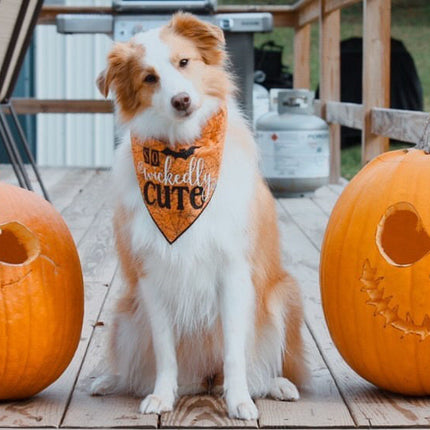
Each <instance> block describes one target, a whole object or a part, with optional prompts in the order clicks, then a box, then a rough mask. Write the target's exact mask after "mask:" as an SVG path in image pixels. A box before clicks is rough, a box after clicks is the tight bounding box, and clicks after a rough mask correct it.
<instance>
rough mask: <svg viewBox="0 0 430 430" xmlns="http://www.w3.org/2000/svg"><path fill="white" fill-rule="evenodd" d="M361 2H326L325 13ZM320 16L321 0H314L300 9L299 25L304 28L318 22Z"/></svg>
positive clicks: (358, 0) (298, 14)
mask: <svg viewBox="0 0 430 430" xmlns="http://www.w3.org/2000/svg"><path fill="white" fill-rule="evenodd" d="M360 1H361V0H326V1H325V4H324V13H330V12H334V11H336V10H340V9H344V8H346V7H348V6H352V5H353V4H355V3H358V2H360ZM319 16H320V8H319V0H313V1H312V2H308V3H306V4H304V5H302V6H301V7H298V13H297V24H298V25H300V26H302V25H306V24H310V23H312V22H314V21H316V20H318V18H319Z"/></svg>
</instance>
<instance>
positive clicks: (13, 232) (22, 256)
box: [0, 222, 40, 265]
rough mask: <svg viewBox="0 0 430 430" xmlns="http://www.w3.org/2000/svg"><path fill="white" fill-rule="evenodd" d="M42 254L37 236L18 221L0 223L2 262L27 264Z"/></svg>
mask: <svg viewBox="0 0 430 430" xmlns="http://www.w3.org/2000/svg"><path fill="white" fill-rule="evenodd" d="M39 254H40V245H39V241H38V240H37V238H36V236H35V235H34V234H33V233H32V232H31V231H30V230H28V228H26V227H24V226H23V225H22V224H20V223H18V222H10V223H8V224H3V225H0V263H5V264H15V265H20V264H25V263H29V262H31V261H33V260H34V259H35V258H36V257H37V256H38V255H39Z"/></svg>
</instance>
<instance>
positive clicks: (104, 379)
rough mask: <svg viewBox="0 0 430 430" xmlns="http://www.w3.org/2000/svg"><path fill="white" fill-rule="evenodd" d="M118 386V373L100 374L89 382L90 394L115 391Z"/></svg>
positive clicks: (96, 394)
mask: <svg viewBox="0 0 430 430" xmlns="http://www.w3.org/2000/svg"><path fill="white" fill-rule="evenodd" d="M117 386H118V375H101V376H99V377H98V378H96V379H95V381H94V382H93V383H92V384H91V387H90V394H91V395H92V396H105V395H106V394H112V393H114V392H115V390H116V388H117Z"/></svg>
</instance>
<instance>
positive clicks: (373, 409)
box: [0, 166, 430, 430]
mask: <svg viewBox="0 0 430 430" xmlns="http://www.w3.org/2000/svg"><path fill="white" fill-rule="evenodd" d="M43 176H44V178H45V183H46V185H47V188H48V190H49V192H50V195H51V198H52V200H53V203H54V205H55V206H56V207H57V209H58V210H59V211H60V212H61V213H62V215H63V217H64V218H65V220H66V222H67V224H68V226H69V228H70V230H71V232H72V234H73V236H74V238H75V241H76V244H77V246H78V249H79V253H80V256H81V259H82V266H83V271H84V276H85V289H86V308H85V320H84V327H83V331H82V338H81V342H80V345H79V348H78V350H77V352H76V355H75V357H74V359H73V361H72V363H71V364H70V366H69V367H68V369H67V371H66V372H65V373H64V374H63V375H62V377H61V378H60V379H59V380H58V381H57V382H55V383H54V384H53V385H52V386H50V387H49V388H47V389H46V390H44V391H43V392H42V393H40V394H39V395H37V396H36V397H34V398H32V399H30V400H26V401H20V402H11V403H0V430H1V429H3V428H11V427H33V428H34V427H39V428H43V427H45V428H46V427H62V428H86V429H90V428H156V427H167V428H184V427H200V428H201V427H206V428H210V427H223V428H233V427H246V428H256V427H261V428H270V427H291V428H355V427H362V428H369V427H373V428H391V427H430V399H412V398H404V397H401V396H396V395H392V394H389V393H385V392H382V391H380V390H378V389H376V388H375V387H373V386H372V385H371V384H369V383H367V382H366V381H364V380H363V379H361V378H360V377H359V376H357V375H356V374H355V373H354V372H353V371H352V370H351V369H350V368H349V367H348V366H347V365H346V364H345V362H344V361H343V360H342V358H341V357H340V355H339V353H338V352H337V350H336V348H335V347H334V346H333V344H332V342H331V339H330V336H329V333H328V331H327V328H326V325H325V322H324V317H323V312H322V308H321V304H320V294H319V286H318V264H319V250H320V246H321V241H322V238H323V233H324V228H325V225H326V222H327V219H328V216H329V214H330V211H331V209H332V207H333V205H334V203H335V201H336V199H337V197H338V195H339V193H340V191H341V190H342V185H331V186H328V187H324V188H321V189H319V190H318V191H317V192H316V193H315V195H314V196H313V197H312V198H292V199H279V200H278V213H279V220H280V229H281V235H282V242H283V255H284V262H285V265H286V267H287V268H288V269H289V270H290V271H291V272H292V273H293V274H294V275H295V277H296V278H297V280H298V281H299V283H300V285H301V288H302V292H303V296H304V302H305V312H306V327H305V329H304V336H305V339H306V343H307V348H308V351H309V354H308V360H309V364H310V368H311V371H312V381H311V386H310V387H309V389H308V390H307V391H306V392H303V393H302V398H301V400H299V401H298V402H295V403H287V402H278V401H273V400H257V405H258V408H259V411H260V418H259V419H258V421H250V422H242V421H238V420H231V419H229V418H228V417H227V415H226V411H225V404H224V402H223V400H222V399H220V398H214V397H209V396H200V397H185V398H182V399H180V400H179V401H178V403H177V406H176V409H175V411H173V412H172V413H166V414H163V415H161V416H157V415H140V414H139V413H138V405H139V399H136V398H132V397H118V396H108V397H91V396H89V394H88V392H87V387H88V384H89V382H90V381H91V378H94V376H95V375H97V374H98V373H99V372H100V364H99V363H100V361H103V357H104V348H105V345H106V338H107V331H108V330H109V326H110V324H111V309H112V306H113V304H114V302H115V297H116V296H117V293H118V289H119V287H120V284H121V281H120V277H119V273H118V263H117V259H116V256H115V251H114V247H113V236H112V227H111V222H110V218H111V208H110V204H109V200H108V196H109V172H108V171H105V170H90V169H54V168H52V169H43ZM0 179H1V180H5V181H7V182H14V177H13V175H12V172H11V170H10V169H8V168H5V167H4V166H0ZM429 371H430V369H429ZM0 383H1V381H0Z"/></svg>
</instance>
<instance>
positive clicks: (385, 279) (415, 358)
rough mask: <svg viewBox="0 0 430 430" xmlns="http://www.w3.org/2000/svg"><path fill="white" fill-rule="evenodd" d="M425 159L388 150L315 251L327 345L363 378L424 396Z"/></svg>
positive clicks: (428, 358) (428, 207) (428, 209)
mask: <svg viewBox="0 0 430 430" xmlns="http://www.w3.org/2000/svg"><path fill="white" fill-rule="evenodd" d="M429 184H430V155H428V154H427V153H426V152H424V151H422V150H418V149H410V150H399V151H393V152H387V153H385V154H382V155H381V156H379V157H377V158H376V159H374V160H373V161H372V162H371V163H369V164H368V165H367V166H366V167H365V168H363V169H362V171H361V172H360V173H359V174H358V175H357V176H356V177H355V178H354V179H353V180H352V181H351V182H350V183H349V184H348V186H347V187H346V188H345V190H344V192H343V193H342V195H341V196H340V198H339V200H338V202H337V204H336V206H335V208H334V210H333V213H332V215H331V217H330V220H329V223H328V226H327V230H326V234H325V239H324V243H323V246H322V252H321V269H320V281H321V291H322V303H323V307H324V313H325V317H326V321H327V325H328V328H329V330H330V333H331V336H332V338H333V341H334V343H335V344H336V346H337V348H338V350H339V352H340V353H341V355H342V356H343V358H344V359H345V360H346V361H347V363H348V364H349V365H350V366H351V367H352V368H353V369H354V370H355V371H356V372H357V373H358V374H360V375H361V376H362V377H364V378H366V379H367V380H368V381H370V382H372V383H374V384H375V385H377V386H379V387H382V388H384V389H387V390H390V391H395V392H399V393H403V394H411V395H425V394H430V237H429V234H430V186H429Z"/></svg>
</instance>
